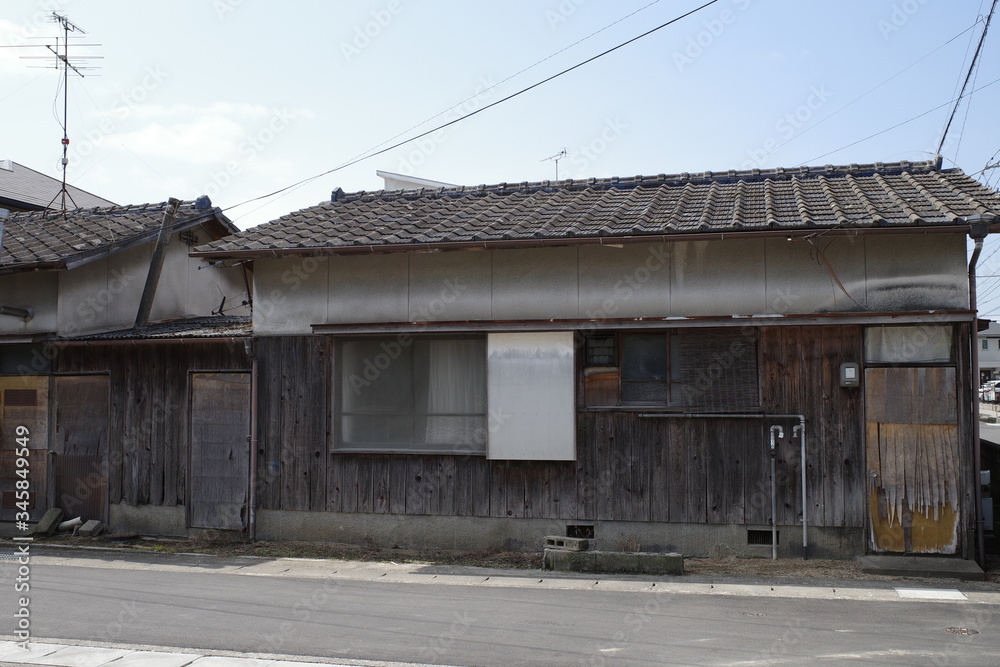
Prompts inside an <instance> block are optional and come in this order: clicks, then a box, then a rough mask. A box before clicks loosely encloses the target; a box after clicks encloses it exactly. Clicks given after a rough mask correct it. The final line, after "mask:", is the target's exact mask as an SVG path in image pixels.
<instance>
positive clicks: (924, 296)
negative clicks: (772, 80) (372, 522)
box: [254, 234, 968, 335]
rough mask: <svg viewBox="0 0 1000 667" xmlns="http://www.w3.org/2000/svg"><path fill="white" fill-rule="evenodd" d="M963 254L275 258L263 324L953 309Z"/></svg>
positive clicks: (902, 248) (835, 247)
mask: <svg viewBox="0 0 1000 667" xmlns="http://www.w3.org/2000/svg"><path fill="white" fill-rule="evenodd" d="M965 262H966V250H965V237H964V236H961V235H959V234H934V235H925V234H893V235H887V236H863V237H842V236H841V237H825V236H817V237H815V238H814V239H812V240H811V241H804V240H802V239H795V240H791V241H789V240H786V239H782V238H767V239H764V238H761V239H733V240H725V241H678V242H674V243H649V244H646V243H636V244H626V245H623V246H619V247H612V246H575V247H552V248H530V249H514V250H479V251H453V252H438V253H420V254H388V255H363V256H343V257H315V258H314V257H307V258H292V259H274V260H266V259H265V260H257V261H256V262H255V304H256V310H255V312H254V328H255V331H256V332H257V333H258V334H262V335H278V334H304V333H310V332H311V329H310V327H311V325H313V324H324V323H330V324H347V323H380V322H424V321H465V320H531V319H602V318H623V317H624V318H628V317H705V316H713V315H772V314H812V313H831V312H834V313H835V312H864V311H870V312H894V311H912V310H955V309H965V308H967V307H968V283H967V282H966V277H965V276H966V264H965ZM838 282H839V284H838Z"/></svg>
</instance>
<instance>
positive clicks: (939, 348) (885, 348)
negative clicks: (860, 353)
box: [865, 324, 985, 364]
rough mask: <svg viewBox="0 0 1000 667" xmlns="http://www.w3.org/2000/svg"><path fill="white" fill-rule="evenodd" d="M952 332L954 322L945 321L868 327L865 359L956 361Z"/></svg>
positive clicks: (912, 362) (882, 362)
mask: <svg viewBox="0 0 1000 667" xmlns="http://www.w3.org/2000/svg"><path fill="white" fill-rule="evenodd" d="M952 334H953V330H952V327H951V326H949V325H941V324H927V325H919V326H899V327H894V326H888V327H868V328H867V329H865V361H866V362H867V363H870V364H949V363H953V362H954V358H955V357H954V347H955V346H954V345H953V344H952ZM984 349H985V348H984Z"/></svg>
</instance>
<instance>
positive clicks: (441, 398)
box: [414, 338, 486, 446]
mask: <svg viewBox="0 0 1000 667" xmlns="http://www.w3.org/2000/svg"><path fill="white" fill-rule="evenodd" d="M416 355H417V358H416V367H417V369H418V370H417V376H418V378H420V380H422V381H418V382H417V383H416V391H417V396H416V400H415V404H416V405H417V406H418V409H419V408H421V407H422V408H423V410H421V412H423V415H418V416H417V420H418V424H417V428H415V429H414V431H415V433H414V439H415V440H417V439H420V438H421V437H422V439H423V443H424V444H427V445H457V446H458V445H465V446H471V445H473V444H474V443H475V441H476V438H477V430H480V429H481V428H482V427H484V426H485V412H486V344H485V341H484V340H483V339H475V338H470V339H458V338H445V339H438V340H435V339H425V340H420V341H418V343H417V349H416ZM420 420H423V421H424V423H423V424H419V421H420ZM479 435H480V439H481V435H482V434H479Z"/></svg>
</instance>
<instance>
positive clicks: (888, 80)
mask: <svg viewBox="0 0 1000 667" xmlns="http://www.w3.org/2000/svg"><path fill="white" fill-rule="evenodd" d="M978 23H979V21H976V22H975V23H973V24H972V25H970V26H969V27H968V28H966V29H965V30H963V31H962V32H960V33H958V34H957V35H955V36H954V37H952V38H951V39H949V40H948V41H947V42H945V43H944V44H942V45H941V46H939V47H937V48H936V49H934V50H933V51H931V52H930V53H928V54H926V55H924V56H923V57H922V58H920V59H919V60H915V61H913V62H912V63H910V64H909V65H907V66H906V67H904V68H903V69H901V70H899V71H898V72H896V73H895V74H893V75H892V76H890V77H889V78H888V79H886V80H885V81H883V82H882V83H880V84H878V85H877V86H875V87H874V88H871V89H869V90H868V91H867V92H864V93H862V94H861V95H859V96H858V97H855V98H854V99H853V100H851V101H850V102H848V103H847V104H845V105H844V106H842V107H840V108H839V109H837V110H835V111H833V112H831V113H830V115H828V116H826V117H824V118H821V119H819V120H818V121H816V122H815V123H813V124H812V125H810V126H809V127H807V128H805V129H803V130H802V131H801V132H798V133H796V134H795V136H793V137H790V138H789V139H788V140H787V141H785V142H783V143H780V144H778V145H777V146H775V147H774V150H771V151H768V152H767V153H764V154H763V155H761V156H760V159H758V160H754V162H756V163H759V162H760V160H761V159H763V158H766V157H767V156H768V155H771V154H773V153H776V152H778V151H779V150H781V148H782V147H784V146H787V145H788V144H790V143H792V142H793V141H795V140H796V139H798V138H799V137H801V136H802V135H804V134H805V133H806V132H809V131H810V130H813V129H815V128H817V127H819V126H820V125H822V124H823V123H825V122H826V121H828V120H830V119H831V118H833V117H834V116H836V115H837V114H838V113H840V112H841V111H843V110H844V109H846V108H848V107H849V106H851V105H853V104H854V103H856V102H860V101H861V100H862V99H864V98H865V97H868V96H869V95H871V94H872V93H874V92H875V91H876V90H878V89H879V88H881V87H882V86H884V85H885V84H887V83H889V82H890V81H892V80H893V79H895V78H896V77H897V76H899V75H900V74H902V73H903V72H906V71H907V70H909V69H912V68H913V67H916V66H917V65H919V64H920V63H922V62H923V61H924V60H927V59H928V58H930V57H931V56H932V55H934V54H935V53H937V52H938V51H940V50H941V49H943V48H944V47H946V46H948V45H949V44H951V43H952V42H954V41H955V40H956V39H958V38H959V37H961V36H962V35H964V34H965V33H967V32H969V31H970V30H972V29H973V28H975V27H976V25H977V24H978ZM955 88H958V84H956V85H955Z"/></svg>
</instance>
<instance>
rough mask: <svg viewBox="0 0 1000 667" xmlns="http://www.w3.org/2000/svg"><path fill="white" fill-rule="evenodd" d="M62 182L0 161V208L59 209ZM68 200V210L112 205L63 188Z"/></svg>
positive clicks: (70, 187)
mask: <svg viewBox="0 0 1000 667" xmlns="http://www.w3.org/2000/svg"><path fill="white" fill-rule="evenodd" d="M61 189H62V181H60V180H59V179H56V178H52V177H51V176H46V175H45V174H43V173H41V172H38V171H35V170H34V169H29V168H28V167H25V166H24V165H22V164H18V163H17V162H14V161H12V160H0V208H10V209H24V210H30V211H40V210H42V209H44V208H49V207H50V205H51V207H54V208H59V205H60V203H61V197H60V190H61ZM66 191H67V192H68V193H69V197H67V198H66V206H67V207H68V208H93V207H94V206H114V205H115V203H114V202H113V201H108V200H107V199H105V198H103V197H98V196H97V195H93V194H90V193H89V192H87V191H85V190H81V189H80V188H77V187H74V186H72V185H67V186H66Z"/></svg>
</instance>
